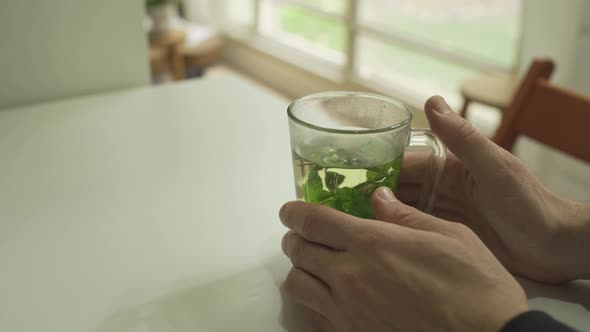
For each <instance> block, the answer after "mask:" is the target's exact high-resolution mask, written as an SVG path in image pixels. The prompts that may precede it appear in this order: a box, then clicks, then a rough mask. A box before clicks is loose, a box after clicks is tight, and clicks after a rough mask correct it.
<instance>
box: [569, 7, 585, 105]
mask: <svg viewBox="0 0 590 332" xmlns="http://www.w3.org/2000/svg"><path fill="white" fill-rule="evenodd" d="M576 45H577V46H576V51H575V52H574V62H573V68H575V70H574V71H573V73H572V76H571V77H570V81H569V82H568V83H569V85H570V86H571V87H572V88H574V89H575V90H577V91H579V92H582V93H584V94H587V95H590V1H588V0H586V1H584V8H583V11H582V22H581V24H580V28H579V33H578V38H577V41H576Z"/></svg>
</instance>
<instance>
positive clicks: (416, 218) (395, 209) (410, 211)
mask: <svg viewBox="0 0 590 332" xmlns="http://www.w3.org/2000/svg"><path fill="white" fill-rule="evenodd" d="M371 203H372V206H373V211H374V212H375V217H376V219H377V220H380V221H384V222H387V223H390V224H397V225H400V226H404V227H409V228H414V229H421V230H433V229H434V228H436V227H437V226H436V223H437V222H436V218H434V217H432V216H431V215H428V214H426V213H424V212H421V211H419V210H417V209H415V208H413V207H411V206H409V205H406V204H404V203H402V202H400V201H399V200H397V198H396V197H395V195H394V194H393V192H392V191H391V189H389V188H387V187H380V188H377V190H375V192H374V193H373V197H372V200H371Z"/></svg>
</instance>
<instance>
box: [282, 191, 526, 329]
mask: <svg viewBox="0 0 590 332" xmlns="http://www.w3.org/2000/svg"><path fill="white" fill-rule="evenodd" d="M372 203H373V209H374V211H375V213H376V215H377V217H378V219H380V220H382V221H386V222H378V221H375V220H366V219H360V218H356V217H353V216H350V215H347V214H344V213H341V212H339V211H336V210H334V209H330V208H327V207H324V206H320V205H312V204H307V203H303V202H291V203H287V204H285V205H284V206H283V207H282V209H281V212H280V218H281V221H282V222H283V224H284V225H285V226H287V227H288V228H290V229H291V231H289V232H288V233H287V234H286V235H285V237H284V238H283V244H282V245H283V250H284V252H285V253H286V254H287V256H289V258H290V259H291V262H292V263H293V268H292V269H291V271H290V272H289V274H288V276H287V280H286V281H285V284H284V288H285V292H286V293H287V294H288V295H289V296H291V297H292V298H293V299H295V300H296V301H297V302H300V303H301V304H303V305H305V306H306V307H308V308H309V309H311V310H312V311H314V312H316V313H317V314H316V317H315V319H314V320H313V321H314V322H315V324H316V325H317V327H318V328H319V329H320V330H322V331H343V332H346V331H350V332H352V331H371V332H380V331H383V332H385V331H387V332H389V331H406V332H411V331H482V332H487V331H489V332H497V331H499V330H500V328H501V327H502V326H503V325H504V324H505V323H506V322H508V321H509V320H510V319H511V318H512V317H514V316H516V315H518V314H519V313H521V312H523V311H525V310H526V309H527V302H526V297H525V295H524V292H523V290H522V288H521V287H520V286H519V285H518V283H517V282H516V281H515V280H514V278H513V277H512V276H511V275H510V274H509V273H508V272H507V271H506V270H505V269H504V268H503V267H502V265H501V264H500V263H499V262H498V261H497V260H496V258H495V257H494V256H493V255H492V254H491V253H490V252H489V251H488V249H487V248H486V247H485V245H484V244H483V243H482V242H481V241H480V240H479V239H478V238H477V236H476V235H475V234H474V233H473V232H472V231H471V230H470V229H469V228H467V227H465V226H464V225H462V224H458V223H451V222H446V221H444V220H440V219H438V218H435V217H433V216H430V215H427V214H424V213H422V212H420V211H418V210H416V209H414V208H412V207H410V206H407V205H405V204H403V203H401V202H399V201H397V200H396V199H395V197H394V196H393V194H392V193H391V191H390V190H389V189H386V188H380V189H378V190H377V191H376V192H375V194H374V195H373V200H372Z"/></svg>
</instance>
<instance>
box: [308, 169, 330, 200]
mask: <svg viewBox="0 0 590 332" xmlns="http://www.w3.org/2000/svg"><path fill="white" fill-rule="evenodd" d="M321 169H322V168H321V167H319V166H314V167H313V168H312V169H311V172H310V173H309V175H308V176H307V181H306V182H305V184H303V186H302V189H303V198H304V199H305V201H306V202H308V203H320V202H322V201H325V200H326V199H328V198H330V197H331V196H332V193H330V192H329V191H327V190H324V184H323V183H322V178H321V177H320V174H319V171H320V170H321Z"/></svg>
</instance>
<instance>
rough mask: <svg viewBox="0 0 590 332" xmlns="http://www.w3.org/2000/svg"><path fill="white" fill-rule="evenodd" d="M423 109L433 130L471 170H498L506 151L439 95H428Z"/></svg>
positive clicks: (475, 171) (477, 171) (482, 171)
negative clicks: (456, 111)
mask: <svg viewBox="0 0 590 332" xmlns="http://www.w3.org/2000/svg"><path fill="white" fill-rule="evenodd" d="M424 111H425V112H426V116H427V118H428V123H430V128H431V129H432V131H433V132H434V133H435V134H436V135H437V136H438V137H439V138H440V139H441V140H442V141H443V142H444V143H445V144H446V145H447V147H448V148H449V150H451V152H453V154H454V155H455V156H456V157H457V158H459V160H461V162H462V163H463V165H465V166H466V167H467V168H468V169H469V170H470V171H471V172H472V173H481V174H490V173H489V172H490V171H492V172H493V171H494V170H497V169H498V162H500V161H501V160H502V154H503V153H505V151H504V150H503V149H502V148H500V147H499V146H497V145H496V144H494V143H493V142H492V141H491V140H489V139H488V138H487V137H485V136H484V135H482V134H481V133H480V132H479V131H478V130H477V129H475V128H474V127H473V126H472V125H471V123H469V121H467V120H465V119H464V118H462V117H461V116H459V114H457V113H455V112H454V111H453V110H452V109H451V107H450V106H449V105H448V104H447V103H446V101H445V100H444V99H443V98H442V97H440V96H433V97H430V98H429V99H428V100H427V101H426V104H425V105H424Z"/></svg>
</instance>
